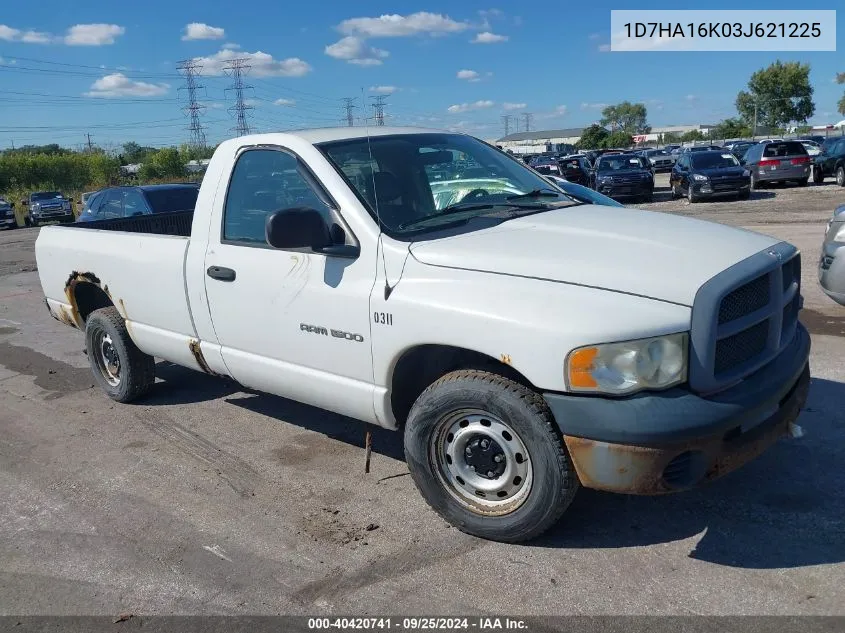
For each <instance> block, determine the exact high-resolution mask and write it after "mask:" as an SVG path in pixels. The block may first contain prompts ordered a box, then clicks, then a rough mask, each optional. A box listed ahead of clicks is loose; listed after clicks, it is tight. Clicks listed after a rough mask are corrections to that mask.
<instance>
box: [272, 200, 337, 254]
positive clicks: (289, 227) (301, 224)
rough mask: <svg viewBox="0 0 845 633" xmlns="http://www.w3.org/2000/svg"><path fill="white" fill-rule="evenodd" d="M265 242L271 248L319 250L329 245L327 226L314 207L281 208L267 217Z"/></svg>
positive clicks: (329, 237) (329, 238)
mask: <svg viewBox="0 0 845 633" xmlns="http://www.w3.org/2000/svg"><path fill="white" fill-rule="evenodd" d="M264 232H265V237H266V239H267V243H268V244H269V245H270V246H272V247H273V248H310V249H311V250H314V251H319V250H320V249H322V248H325V247H327V246H330V245H331V242H332V239H331V235H330V234H329V227H328V226H326V222H325V221H324V220H323V216H321V215H320V213H319V211H317V210H315V209H309V208H307V207H295V208H292V209H282V210H280V211H276V212H274V213H271V214H270V215H269V216H268V217H267V223H266V224H265V227H264Z"/></svg>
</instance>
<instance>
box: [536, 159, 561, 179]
mask: <svg viewBox="0 0 845 633" xmlns="http://www.w3.org/2000/svg"><path fill="white" fill-rule="evenodd" d="M530 167H531V168H532V169H533V170H534V171H536V172H537V173H539V174H543V175H544V176H549V175H554V176H559V175H560V165H558V162H557V159H556V158H538V159H536V160H534V161H532V162H531V164H530Z"/></svg>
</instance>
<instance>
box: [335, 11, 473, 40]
mask: <svg viewBox="0 0 845 633" xmlns="http://www.w3.org/2000/svg"><path fill="white" fill-rule="evenodd" d="M469 26H470V25H469V24H468V23H467V22H456V21H455V20H453V19H451V18H450V17H448V16H445V15H442V14H440V13H429V12H427V11H420V12H418V13H412V14H411V15H407V16H403V15H396V14H386V15H381V16H379V17H377V18H351V19H349V20H344V21H343V22H341V23H340V25H339V26H338V27H337V28H338V30H339V31H340V32H341V33H346V34H347V35H358V36H361V37H408V36H411V35H444V34H446V33H458V32H460V31H464V30H466V29H468V28H469Z"/></svg>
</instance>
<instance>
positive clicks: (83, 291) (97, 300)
mask: <svg viewBox="0 0 845 633" xmlns="http://www.w3.org/2000/svg"><path fill="white" fill-rule="evenodd" d="M73 300H74V302H75V304H76V311H77V312H78V313H79V317H80V318H81V319H82V322H83V323H84V322H85V321H87V320H88V315H90V314H91V313H92V312H93V311H94V310H99V309H100V308H108V307H110V306H113V305H114V303H113V302H112V300H111V299H110V298H109V296H108V295H107V294H106V293H105V291H104V290H103V289H102V288H100V287H99V286H98V285H96V284H93V283H90V282H81V283H77V284H76V285H75V286H74V288H73Z"/></svg>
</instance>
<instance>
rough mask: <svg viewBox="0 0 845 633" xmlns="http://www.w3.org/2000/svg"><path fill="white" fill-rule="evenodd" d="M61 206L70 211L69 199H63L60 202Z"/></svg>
mask: <svg viewBox="0 0 845 633" xmlns="http://www.w3.org/2000/svg"><path fill="white" fill-rule="evenodd" d="M62 208H63V209H64V210H65V211H70V200H65V201H64V202H62Z"/></svg>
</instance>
